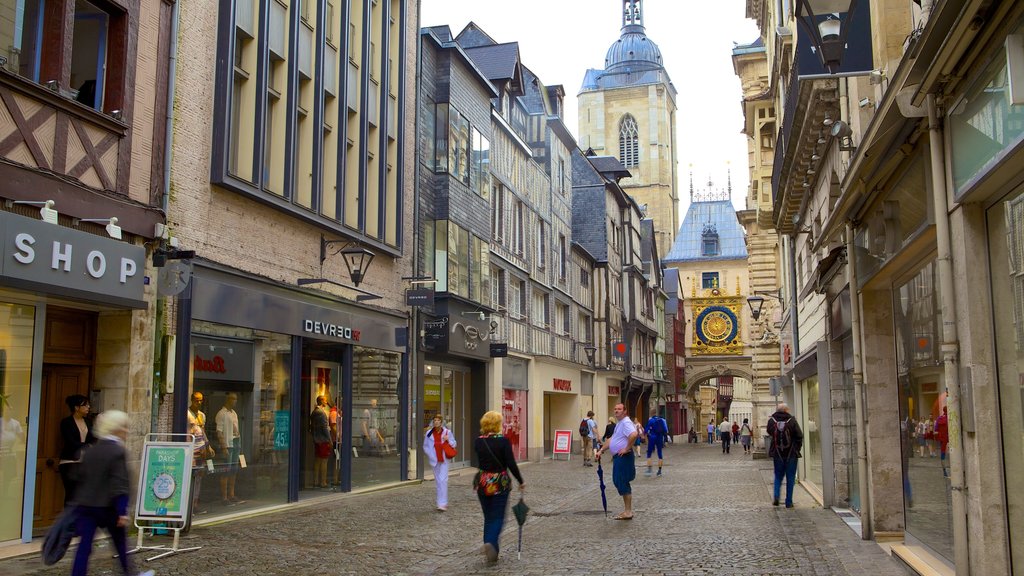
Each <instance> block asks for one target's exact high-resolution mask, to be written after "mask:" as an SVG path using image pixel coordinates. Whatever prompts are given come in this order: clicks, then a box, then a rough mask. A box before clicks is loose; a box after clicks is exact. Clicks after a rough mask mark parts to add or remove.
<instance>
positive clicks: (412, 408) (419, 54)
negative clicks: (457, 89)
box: [403, 2, 436, 480]
mask: <svg viewBox="0 0 1024 576" xmlns="http://www.w3.org/2000/svg"><path fill="white" fill-rule="evenodd" d="M421 11H422V3H420V2H417V3H416V25H415V28H416V83H415V85H414V86H413V90H415V91H416V93H415V97H414V102H415V104H414V106H415V110H414V111H413V126H415V129H414V130H413V135H415V134H416V133H417V131H418V130H419V125H420V105H421V104H422V101H421V97H422V91H423V89H422V88H421V86H423V82H422V78H423V50H422V47H423V35H422V34H421V33H420V12H421ZM404 33H405V32H403V34H404ZM413 159H414V160H415V161H414V162H413V167H412V182H413V184H412V186H413V192H412V222H413V224H412V226H413V233H412V237H413V246H412V272H411V274H410V276H413V277H416V276H419V275H420V250H419V242H420V235H421V234H422V233H423V230H422V225H421V223H420V162H419V151H416V153H415V154H414V156H413ZM435 230H436V228H435ZM429 276H430V277H431V278H433V277H434V271H433V270H430V271H429ZM415 286H417V287H419V285H418V284H416V285H415ZM435 287H436V286H435ZM409 324H410V326H409V337H408V338H407V339H406V351H407V352H406V353H407V354H408V356H407V358H406V362H407V363H408V365H409V381H408V383H407V385H406V386H407V388H408V390H409V406H408V410H409V416H408V422H409V427H408V430H406V436H407V437H408V444H407V446H408V448H407V450H408V451H410V452H412V454H410V455H409V461H408V464H407V466H406V471H405V475H406V480H408V479H410V478H412V475H411V474H409V473H410V472H412V470H409V468H413V467H415V469H416V470H415V477H416V478H418V479H421V480H422V479H423V472H424V466H423V462H424V458H423V451H422V450H419V449H418V442H419V434H414V433H413V431H418V430H419V429H420V428H419V426H420V424H425V423H420V422H417V421H416V420H417V417H418V414H419V412H420V408H419V404H418V402H419V401H420V399H421V398H423V393H422V391H423V378H422V377H421V375H420V369H419V362H420V352H419V349H420V309H419V307H418V306H413V307H412V312H411V314H410V316H409Z"/></svg>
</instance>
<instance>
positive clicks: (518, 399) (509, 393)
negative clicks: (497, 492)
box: [501, 388, 529, 462]
mask: <svg viewBox="0 0 1024 576" xmlns="http://www.w3.org/2000/svg"><path fill="white" fill-rule="evenodd" d="M501 394H502V400H501V419H502V428H503V429H502V431H501V433H502V434H503V435H504V436H505V437H506V438H508V441H509V442H510V443H511V444H512V454H513V455H514V456H515V457H516V461H517V462H518V461H522V460H525V459H526V457H527V453H526V452H527V446H529V442H528V440H529V436H528V432H527V427H526V422H527V406H528V404H527V402H526V400H527V397H528V394H529V393H528V392H527V391H526V390H509V389H507V388H506V389H504V390H502V391H501Z"/></svg>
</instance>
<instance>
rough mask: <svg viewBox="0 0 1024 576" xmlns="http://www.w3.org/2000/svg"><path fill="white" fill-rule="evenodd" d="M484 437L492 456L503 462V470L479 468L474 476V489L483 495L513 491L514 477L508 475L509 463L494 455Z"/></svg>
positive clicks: (485, 446) (485, 444)
mask: <svg viewBox="0 0 1024 576" xmlns="http://www.w3.org/2000/svg"><path fill="white" fill-rule="evenodd" d="M483 439H484V448H487V451H488V452H490V454H491V457H492V458H494V459H495V460H497V461H498V462H499V463H500V464H501V472H490V471H487V470H477V471H476V476H474V477H473V489H474V490H476V491H477V493H479V494H480V495H482V496H495V495H497V494H508V493H509V492H511V491H512V478H510V477H509V475H508V465H507V464H505V462H504V461H503V460H501V459H499V458H498V457H497V456H495V455H494V451H493V450H491V446H490V445H489V444H488V443H487V438H486V437H483Z"/></svg>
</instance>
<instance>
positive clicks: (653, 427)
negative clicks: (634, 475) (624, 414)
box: [644, 414, 668, 476]
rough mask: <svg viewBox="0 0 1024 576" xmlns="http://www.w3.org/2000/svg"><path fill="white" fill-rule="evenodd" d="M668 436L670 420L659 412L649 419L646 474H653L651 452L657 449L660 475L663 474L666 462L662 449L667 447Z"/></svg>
mask: <svg viewBox="0 0 1024 576" xmlns="http://www.w3.org/2000/svg"><path fill="white" fill-rule="evenodd" d="M667 437H668V422H666V421H665V419H664V418H662V417H661V416H658V415H657V414H655V415H654V416H651V417H650V418H649V419H648V420H647V471H646V472H645V473H644V474H645V475H646V476H650V475H651V454H653V453H654V451H655V450H657V451H658V476H661V466H662V463H663V462H664V459H663V458H662V455H661V450H662V448H664V447H665V439H666V438H667Z"/></svg>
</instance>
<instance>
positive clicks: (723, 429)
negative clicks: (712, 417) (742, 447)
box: [718, 418, 732, 454]
mask: <svg viewBox="0 0 1024 576" xmlns="http://www.w3.org/2000/svg"><path fill="white" fill-rule="evenodd" d="M718 433H719V434H720V435H721V436H722V454H729V448H730V447H731V445H732V422H730V421H729V419H728V418H722V423H721V424H719V425H718Z"/></svg>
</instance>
